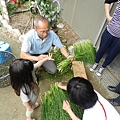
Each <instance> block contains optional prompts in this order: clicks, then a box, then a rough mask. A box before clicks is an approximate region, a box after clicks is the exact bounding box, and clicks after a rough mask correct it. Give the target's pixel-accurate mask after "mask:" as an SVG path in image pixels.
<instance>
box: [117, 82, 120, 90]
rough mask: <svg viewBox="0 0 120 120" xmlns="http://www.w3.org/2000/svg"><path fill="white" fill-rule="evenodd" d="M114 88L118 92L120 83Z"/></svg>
mask: <svg viewBox="0 0 120 120" xmlns="http://www.w3.org/2000/svg"><path fill="white" fill-rule="evenodd" d="M116 90H117V91H119V92H120V83H119V84H118V85H117V86H116Z"/></svg>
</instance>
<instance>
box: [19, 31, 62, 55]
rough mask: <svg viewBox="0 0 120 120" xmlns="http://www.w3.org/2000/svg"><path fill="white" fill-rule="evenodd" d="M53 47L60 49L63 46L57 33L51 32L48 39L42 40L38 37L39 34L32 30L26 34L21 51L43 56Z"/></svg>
mask: <svg viewBox="0 0 120 120" xmlns="http://www.w3.org/2000/svg"><path fill="white" fill-rule="evenodd" d="M52 45H55V46H56V47H58V48H61V47H62V46H63V44H62V43H61V41H60V39H59V37H58V36H57V34H56V33H54V32H53V31H52V30H50V31H49V33H48V35H47V37H46V38H45V39H44V40H42V39H41V38H39V36H38V35H37V32H36V31H35V30H34V29H32V30H30V31H28V32H27V33H26V35H25V37H24V41H23V44H22V48H21V51H23V52H27V53H30V54H43V53H47V52H49V50H50V49H51V47H52Z"/></svg>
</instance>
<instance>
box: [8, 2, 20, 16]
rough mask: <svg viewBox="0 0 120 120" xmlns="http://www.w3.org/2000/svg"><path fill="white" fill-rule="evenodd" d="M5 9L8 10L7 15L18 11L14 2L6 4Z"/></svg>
mask: <svg viewBox="0 0 120 120" xmlns="http://www.w3.org/2000/svg"><path fill="white" fill-rule="evenodd" d="M6 7H7V10H8V15H12V14H13V13H14V12H15V11H16V10H17V9H18V5H17V4H15V3H14V2H7V3H6Z"/></svg>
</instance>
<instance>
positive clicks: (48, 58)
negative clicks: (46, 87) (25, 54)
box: [34, 53, 53, 69]
mask: <svg viewBox="0 0 120 120" xmlns="http://www.w3.org/2000/svg"><path fill="white" fill-rule="evenodd" d="M47 60H53V59H52V54H50V53H49V55H48V57H46V58H44V59H42V60H39V61H38V62H36V63H35V64H34V69H36V68H38V67H40V66H41V65H42V64H43V63H44V62H46V61H47Z"/></svg>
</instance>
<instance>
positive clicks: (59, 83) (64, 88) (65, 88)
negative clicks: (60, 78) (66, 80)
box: [56, 82, 67, 90]
mask: <svg viewBox="0 0 120 120" xmlns="http://www.w3.org/2000/svg"><path fill="white" fill-rule="evenodd" d="M56 84H57V86H58V87H59V88H61V89H63V90H67V86H65V85H62V83H61V82H57V83H56Z"/></svg>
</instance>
